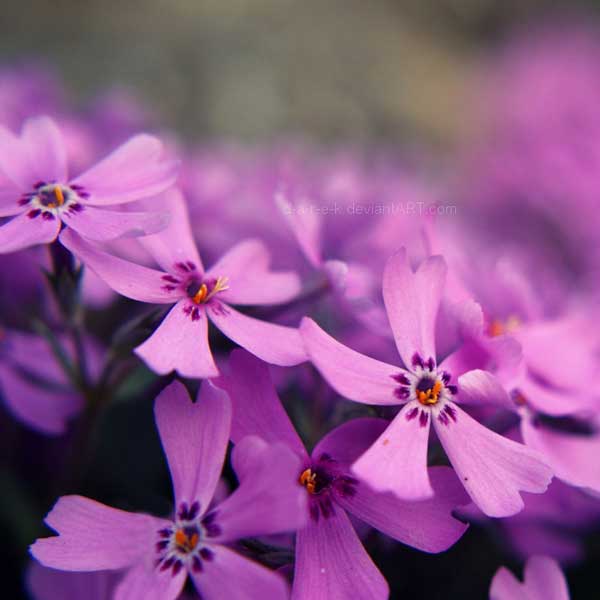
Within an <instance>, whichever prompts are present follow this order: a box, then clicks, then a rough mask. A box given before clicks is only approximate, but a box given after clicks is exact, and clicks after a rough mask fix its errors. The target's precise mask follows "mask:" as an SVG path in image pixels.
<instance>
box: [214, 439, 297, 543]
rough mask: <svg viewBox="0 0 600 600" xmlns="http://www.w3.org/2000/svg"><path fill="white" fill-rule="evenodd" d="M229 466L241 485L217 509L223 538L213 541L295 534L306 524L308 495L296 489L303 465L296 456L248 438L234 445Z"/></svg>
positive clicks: (279, 445)
mask: <svg viewBox="0 0 600 600" xmlns="http://www.w3.org/2000/svg"><path fill="white" fill-rule="evenodd" d="M232 462H233V466H234V469H235V472H236V475H237V477H238V481H239V484H240V485H239V487H238V488H237V489H236V490H235V491H234V492H233V494H231V496H229V497H228V498H227V499H226V500H225V501H224V502H222V503H221V504H220V505H219V506H218V507H217V511H218V514H219V517H218V518H219V526H220V527H221V529H222V534H221V535H220V536H219V537H218V539H216V540H215V541H217V542H223V543H227V542H233V541H234V540H238V539H241V538H246V537H256V536H259V535H268V534H273V533H283V532H285V531H295V530H296V529H298V527H302V526H303V525H304V524H305V523H306V520H307V517H308V511H307V509H306V501H307V494H306V490H305V489H304V488H303V487H302V486H301V485H298V477H299V476H300V473H301V472H302V468H301V467H302V463H301V460H300V458H299V457H298V455H297V454H296V453H295V452H293V451H292V450H290V449H289V448H288V447H287V446H286V445H285V444H284V443H281V442H279V443H274V444H267V443H266V442H265V441H263V440H261V439H260V438H258V437H255V436H250V437H245V438H243V439H242V440H241V441H240V442H239V443H238V444H236V446H235V448H234V450H233V455H232Z"/></svg>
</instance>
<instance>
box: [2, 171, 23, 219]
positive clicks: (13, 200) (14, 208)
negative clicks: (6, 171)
mask: <svg viewBox="0 0 600 600" xmlns="http://www.w3.org/2000/svg"><path fill="white" fill-rule="evenodd" d="M20 197H21V192H20V191H19V188H18V187H16V186H15V184H14V183H12V181H10V180H8V179H5V178H4V177H3V176H2V173H0V217H12V216H13V215H17V214H19V213H21V212H23V207H22V206H21V205H20V204H19V199H20Z"/></svg>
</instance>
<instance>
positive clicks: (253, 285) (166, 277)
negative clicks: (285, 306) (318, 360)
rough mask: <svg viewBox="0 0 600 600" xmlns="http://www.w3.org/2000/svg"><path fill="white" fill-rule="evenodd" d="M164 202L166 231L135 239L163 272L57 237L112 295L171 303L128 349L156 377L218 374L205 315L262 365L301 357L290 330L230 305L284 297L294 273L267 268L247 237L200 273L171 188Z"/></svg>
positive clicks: (294, 282) (293, 289)
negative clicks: (155, 326)
mask: <svg viewBox="0 0 600 600" xmlns="http://www.w3.org/2000/svg"><path fill="white" fill-rule="evenodd" d="M165 203H166V204H168V205H169V207H170V211H171V215H172V217H171V222H170V224H169V226H168V227H167V229H165V230H164V231H162V232H161V233H160V234H156V235H150V236H146V237H144V238H141V239H140V243H142V244H143V245H144V247H145V248H146V249H147V250H148V251H149V252H150V254H152V256H153V257H154V259H155V260H156V262H157V263H158V264H159V265H160V266H161V267H162V269H163V271H157V270H155V269H149V268H147V267H142V266H140V265H137V264H133V263H131V262H128V261H125V260H122V259H120V258H117V257H115V256H111V255H109V254H107V253H105V252H101V251H99V250H98V249H96V248H94V247H93V246H92V245H91V244H88V243H86V242H85V241H84V240H82V239H81V238H80V237H79V236H77V235H76V234H73V232H71V231H65V232H63V234H62V235H61V241H62V242H63V244H64V245H65V246H66V247H67V248H69V249H70V250H71V251H72V252H73V254H75V255H76V256H77V257H78V258H79V259H80V260H81V262H83V263H84V264H85V265H86V266H88V267H89V268H90V269H92V270H93V271H94V272H96V274H97V275H98V276H99V277H101V278H102V279H103V280H104V281H105V282H106V283H107V284H108V285H109V286H110V287H112V288H113V289H114V290H115V291H117V292H118V293H120V294H122V295H123V296H127V297H128V298H132V299H134V300H139V301H141V302H152V303H160V304H175V306H174V307H173V308H172V309H171V311H170V312H169V313H168V315H167V316H166V318H165V319H164V321H163V322H162V324H161V325H160V326H159V328H158V329H157V330H156V331H155V332H154V334H153V335H152V336H151V337H150V338H149V339H148V340H146V341H145V342H144V343H143V344H142V345H140V346H139V347H138V348H136V353H137V354H138V356H140V357H141V358H142V359H143V360H144V361H145V362H146V363H147V364H148V366H149V367H150V368H151V369H152V370H154V371H155V372H157V373H161V374H166V373H169V372H170V371H172V370H176V371H177V372H178V373H180V374H181V375H183V376H184V377H214V376H215V375H218V370H217V367H216V365H215V362H214V359H213V356H212V353H211V351H210V347H209V345H208V319H207V317H208V318H210V320H211V321H212V322H213V323H214V325H216V326H217V327H218V328H219V329H220V330H221V331H222V332H223V333H224V334H225V335H226V336H227V337H229V338H230V339H232V340H233V341H234V342H237V343H238V344H239V345H240V346H242V347H244V348H246V349H247V350H249V351H250V352H252V353H253V354H255V355H256V356H258V357H259V358H262V359H263V360H265V361H267V362H270V363H273V364H277V365H282V366H290V365H296V364H299V363H301V362H303V361H304V360H305V359H306V354H305V352H304V348H303V345H302V340H301V338H300V334H299V333H298V330H297V329H295V328H292V327H285V326H283V325H278V324H275V323H268V322H266V321H262V320H259V319H255V318H253V317H249V316H246V315H243V314H242V313H240V312H238V311H237V310H234V309H233V308H232V307H231V304H241V305H271V304H279V303H282V302H286V301H288V300H290V299H291V298H293V297H294V296H295V295H296V294H297V293H298V290H299V287H300V284H299V280H298V277H297V276H296V275H295V274H294V273H291V272H273V271H271V270H270V269H269V254H268V252H267V250H266V248H265V247H264V245H263V244H262V243H261V242H260V241H258V240H254V239H251V240H245V241H242V242H240V243H239V244H237V245H236V246H234V247H233V248H232V249H231V250H230V251H229V252H228V253H226V254H225V255H224V256H223V257H221V259H220V260H219V261H217V263H216V264H214V265H213V266H212V267H211V268H210V269H208V270H206V271H205V270H204V267H203V265H202V261H201V260H200V256H199V254H198V250H197V248H196V244H195V242H194V240H193V237H192V234H191V231H190V226H189V221H188V216H187V210H186V207H185V203H184V200H183V198H182V197H181V195H180V194H179V192H172V193H171V194H170V195H169V198H168V199H165Z"/></svg>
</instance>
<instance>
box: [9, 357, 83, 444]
mask: <svg viewBox="0 0 600 600" xmlns="http://www.w3.org/2000/svg"><path fill="white" fill-rule="evenodd" d="M0 389H1V390H2V397H3V398H4V402H5V403H6V406H7V408H8V409H9V410H10V412H11V413H12V414H13V415H14V416H15V417H16V418H17V419H19V420H20V421H22V422H23V423H25V424H26V425H28V426H29V427H32V428H34V429H37V430H39V431H42V432H43V433H46V434H49V435H59V434H62V433H64V432H65V430H66V428H67V423H68V421H69V420H70V419H71V418H73V417H74V416H75V415H76V414H77V413H78V412H79V411H80V410H81V408H82V406H83V398H82V397H81V396H78V395H77V394H75V393H67V392H61V391H57V390H51V389H45V388H43V387H40V386H39V385H35V384H32V383H31V382H30V381H28V380H27V379H26V378H24V377H22V376H20V375H19V374H17V373H16V372H15V371H14V370H13V369H11V368H9V367H4V365H0Z"/></svg>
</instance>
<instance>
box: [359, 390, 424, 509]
mask: <svg viewBox="0 0 600 600" xmlns="http://www.w3.org/2000/svg"><path fill="white" fill-rule="evenodd" d="M430 417H431V415H430V411H429V410H427V409H424V408H423V407H421V405H420V404H419V403H418V402H416V401H413V402H409V403H408V404H407V405H406V406H404V408H402V410H401V411H400V412H399V413H398V414H397V415H396V417H395V418H394V420H393V421H392V422H391V423H390V424H389V426H388V427H387V429H386V430H385V431H384V432H383V433H382V434H381V435H380V436H379V437H378V438H377V440H376V441H375V442H374V443H373V445H372V446H371V447H370V448H369V449H368V450H367V451H366V452H365V453H364V454H363V455H362V456H361V457H360V458H359V459H358V460H357V461H356V462H355V463H354V464H353V465H352V471H353V472H354V474H355V475H356V476H357V477H358V478H359V479H361V480H362V481H364V482H365V483H366V484H367V485H369V486H371V487H372V488H373V489H374V490H376V491H378V492H393V493H394V494H396V495H397V496H398V497H399V498H401V499H403V500H424V499H426V498H431V497H432V496H433V488H432V487H431V483H430V481H429V474H428V472H427V444H428V440H429V427H430V422H431V418H430Z"/></svg>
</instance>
